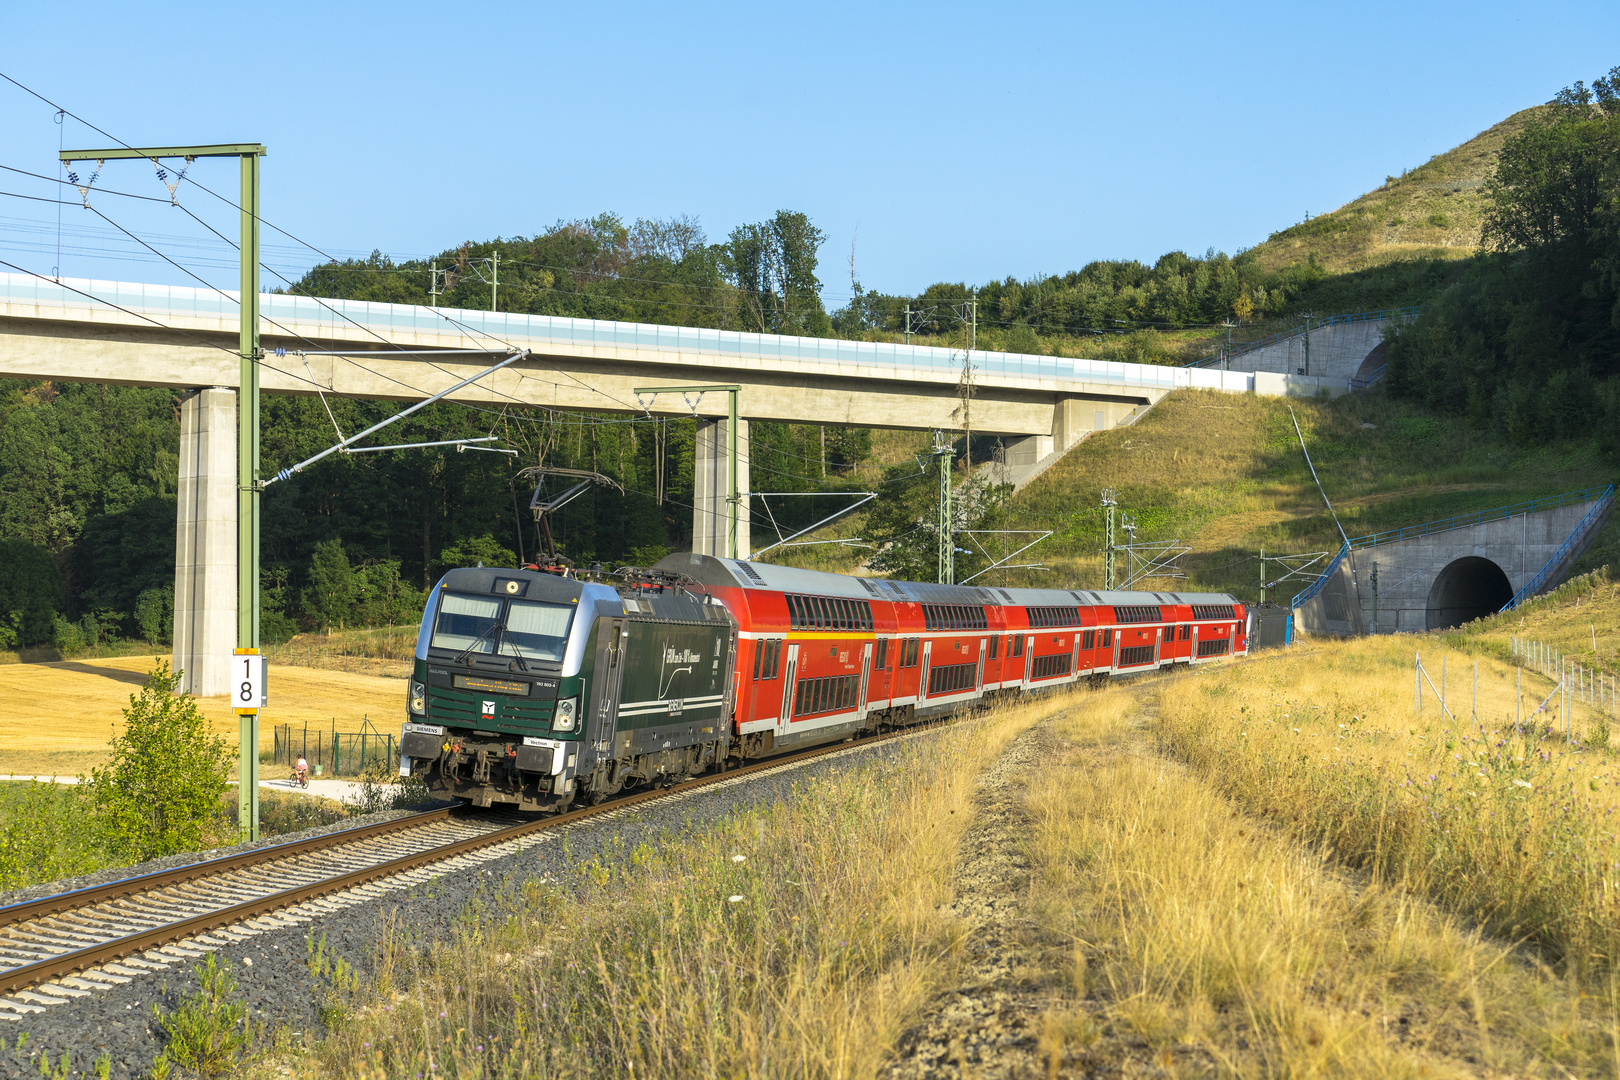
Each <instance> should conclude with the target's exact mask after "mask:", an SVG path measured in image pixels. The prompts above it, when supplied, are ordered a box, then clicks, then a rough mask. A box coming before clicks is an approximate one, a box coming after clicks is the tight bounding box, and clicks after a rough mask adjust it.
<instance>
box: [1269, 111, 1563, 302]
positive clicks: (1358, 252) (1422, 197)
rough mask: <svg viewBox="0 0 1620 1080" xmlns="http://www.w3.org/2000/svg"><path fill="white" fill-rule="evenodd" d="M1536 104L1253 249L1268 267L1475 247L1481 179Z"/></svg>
mask: <svg viewBox="0 0 1620 1080" xmlns="http://www.w3.org/2000/svg"><path fill="white" fill-rule="evenodd" d="M1542 108H1544V106H1539V105H1538V106H1536V107H1535V108H1531V109H1524V110H1522V111H1520V112H1516V113H1514V114H1513V115H1512V116H1510V117H1508V118H1507V119H1506V120H1503V121H1502V122H1501V123H1500V124H1497V125H1495V126H1493V127H1491V128H1488V129H1487V130H1485V131H1482V132H1480V133H1479V134H1478V135H1476V136H1474V137H1473V138H1472V139H1469V140H1468V141H1467V142H1465V143H1463V144H1462V145H1461V146H1458V147H1456V148H1455V149H1452V150H1448V151H1446V152H1445V153H1443V154H1436V155H1435V156H1434V157H1432V158H1430V159H1429V160H1428V161H1426V162H1424V163H1423V164H1422V165H1419V166H1418V167H1417V168H1415V169H1409V170H1407V171H1406V172H1403V173H1402V174H1401V175H1400V176H1391V177H1389V178H1388V179H1387V180H1386V181H1385V182H1384V183H1383V184H1382V185H1381V186H1380V187H1378V188H1375V189H1374V190H1372V191H1369V192H1367V193H1366V194H1365V195H1362V196H1360V197H1359V198H1356V199H1353V200H1351V201H1350V202H1348V203H1346V204H1345V205H1343V206H1341V207H1339V208H1338V209H1337V210H1334V211H1333V212H1332V213H1328V214H1320V215H1318V216H1316V217H1313V218H1311V219H1310V220H1309V221H1305V222H1301V223H1300V224H1298V225H1294V226H1291V227H1290V228H1287V229H1283V230H1281V231H1279V232H1275V233H1272V234H1271V236H1270V237H1269V238H1267V240H1266V241H1265V243H1263V244H1260V245H1259V246H1258V247H1256V248H1255V249H1254V250H1255V252H1256V253H1257V254H1258V255H1259V257H1260V260H1261V262H1262V264H1263V265H1265V266H1266V267H1267V268H1271V269H1276V268H1279V267H1283V266H1287V265H1289V264H1291V263H1298V262H1304V261H1305V260H1306V259H1308V258H1310V257H1311V256H1313V255H1314V256H1315V257H1316V261H1317V263H1318V264H1319V265H1320V266H1321V267H1322V268H1323V269H1324V270H1326V271H1328V272H1329V273H1345V272H1349V271H1355V270H1363V269H1366V268H1368V267H1372V266H1378V265H1381V264H1383V263H1388V262H1393V261H1396V260H1399V259H1462V258H1467V257H1468V256H1470V255H1472V254H1474V253H1475V252H1476V251H1478V249H1479V231H1480V225H1481V224H1482V221H1483V214H1484V209H1485V200H1484V196H1483V193H1482V188H1483V187H1484V182H1485V178H1486V177H1487V176H1489V175H1490V173H1491V171H1492V170H1493V169H1494V168H1495V167H1496V156H1497V154H1498V153H1499V152H1500V151H1501V149H1502V144H1503V143H1505V142H1506V141H1507V140H1508V139H1509V138H1510V137H1511V136H1513V135H1516V134H1517V133H1518V132H1519V131H1521V130H1522V129H1523V128H1524V125H1525V123H1526V122H1527V121H1528V120H1529V119H1530V118H1531V117H1532V116H1534V115H1535V114H1536V113H1537V112H1538V111H1539V110H1540V109H1542Z"/></svg>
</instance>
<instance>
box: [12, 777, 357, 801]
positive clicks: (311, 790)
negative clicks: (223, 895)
mask: <svg viewBox="0 0 1620 1080" xmlns="http://www.w3.org/2000/svg"><path fill="white" fill-rule="evenodd" d="M288 771H289V772H290V771H291V770H288ZM0 780H38V781H40V782H41V783H44V784H51V783H56V784H77V783H78V782H79V778H78V777H76V776H18V775H16V774H5V775H0ZM231 783H232V784H233V785H234V784H235V783H236V781H234V780H232V781H231ZM259 786H260V787H262V788H274V789H275V790H277V791H292V792H298V793H300V794H304V795H322V796H325V797H326V798H328V799H336V800H338V801H340V802H341V801H342V800H344V799H357V798H359V797H360V785H359V784H358V783H356V782H354V781H353V780H329V779H326V778H314V777H312V778H311V779H310V781H309V787H307V788H300V787H299V786H298V785H297V784H294V783H293V782H292V781H291V780H288V779H276V780H260V781H259Z"/></svg>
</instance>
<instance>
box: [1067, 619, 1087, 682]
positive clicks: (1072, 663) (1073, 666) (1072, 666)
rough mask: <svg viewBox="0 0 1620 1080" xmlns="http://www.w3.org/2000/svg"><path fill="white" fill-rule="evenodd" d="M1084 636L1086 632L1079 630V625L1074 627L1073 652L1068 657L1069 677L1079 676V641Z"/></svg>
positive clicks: (1075, 677)
mask: <svg viewBox="0 0 1620 1080" xmlns="http://www.w3.org/2000/svg"><path fill="white" fill-rule="evenodd" d="M1085 636H1086V632H1085V631H1084V630H1081V629H1080V628H1079V627H1076V628H1075V631H1074V653H1073V654H1072V655H1071V656H1070V658H1069V678H1070V679H1078V678H1080V642H1081V640H1082V639H1084V637H1085Z"/></svg>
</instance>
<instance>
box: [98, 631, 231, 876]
mask: <svg viewBox="0 0 1620 1080" xmlns="http://www.w3.org/2000/svg"><path fill="white" fill-rule="evenodd" d="M179 685H180V673H179V672H178V671H170V670H169V665H168V663H167V662H166V661H164V662H160V663H159V664H158V666H157V667H155V668H153V669H152V670H151V671H150V672H148V673H147V676H146V682H145V683H143V684H142V685H141V691H140V693H139V694H131V695H130V697H129V708H127V709H125V710H124V731H123V734H121V735H117V736H114V737H113V740H112V759H111V761H109V762H108V764H107V765H105V766H103V767H98V768H96V769H94V770H92V771H91V776H90V782H89V793H90V799H91V802H92V803H93V804H94V806H95V808H96V813H97V815H98V816H99V817H100V818H101V820H102V823H103V826H104V827H105V828H106V830H107V833H108V836H109V839H110V841H111V842H112V843H113V844H114V845H116V846H117V847H119V848H121V849H122V850H123V851H124V852H125V853H127V854H128V855H129V856H130V857H132V858H134V859H136V860H141V859H151V858H155V857H157V856H159V855H170V854H173V853H175V852H178V851H195V850H196V849H198V848H199V847H202V846H203V845H204V842H205V840H207V839H209V838H210V837H211V833H212V832H214V831H217V829H218V828H219V819H218V817H217V811H216V808H217V806H218V803H219V799H220V796H221V795H222V794H223V793H224V791H225V787H226V778H227V776H228V775H229V770H230V765H231V758H232V756H233V754H232V752H231V749H230V747H228V746H227V745H226V744H225V740H223V739H221V738H219V737H218V736H216V735H212V734H210V733H209V731H208V721H207V720H205V719H204V718H203V715H202V713H201V711H199V710H198V708H197V702H196V701H195V700H194V699H193V698H190V697H187V696H185V695H182V694H176V693H175V690H176V689H177V688H178V687H179Z"/></svg>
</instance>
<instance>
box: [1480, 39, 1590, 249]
mask: <svg viewBox="0 0 1620 1080" xmlns="http://www.w3.org/2000/svg"><path fill="white" fill-rule="evenodd" d="M1593 89H1594V90H1595V91H1596V95H1595V99H1594V93H1593V91H1592V90H1588V89H1587V88H1586V87H1585V86H1583V85H1582V84H1581V83H1578V82H1577V83H1576V84H1575V85H1574V86H1572V87H1566V88H1565V89H1564V90H1563V91H1561V92H1560V93H1559V95H1558V97H1557V98H1555V99H1554V100H1553V102H1552V104H1551V105H1550V106H1549V107H1548V108H1547V110H1546V112H1545V113H1544V114H1543V115H1541V116H1538V117H1537V118H1536V119H1535V120H1533V121H1531V123H1530V124H1529V125H1528V126H1527V127H1526V128H1525V129H1524V130H1523V131H1522V132H1520V133H1519V134H1518V135H1517V136H1516V137H1514V138H1513V139H1510V140H1509V141H1508V142H1507V144H1506V145H1504V146H1503V147H1502V152H1501V155H1500V156H1499V157H1498V158H1497V164H1496V171H1495V172H1494V173H1493V174H1492V175H1491V177H1490V178H1489V179H1488V180H1487V182H1486V185H1485V192H1486V195H1487V196H1488V197H1489V198H1490V201H1491V205H1490V207H1489V208H1488V209H1487V210H1486V213H1485V228H1484V236H1483V240H1484V243H1485V245H1486V246H1487V247H1492V248H1495V249H1496V250H1498V251H1513V250H1522V249H1536V248H1547V247H1551V246H1555V245H1566V244H1567V245H1573V246H1574V247H1575V248H1577V249H1584V248H1585V247H1586V246H1587V245H1588V244H1590V243H1591V242H1592V241H1593V240H1594V239H1595V232H1596V230H1597V229H1598V227H1599V226H1600V224H1601V222H1602V218H1603V216H1604V212H1605V210H1606V209H1608V208H1610V207H1611V206H1612V204H1613V201H1614V198H1615V194H1616V187H1617V185H1620V67H1616V68H1614V69H1613V70H1612V71H1611V72H1610V73H1609V77H1608V78H1606V79H1598V80H1597V81H1596V83H1595V84H1594V87H1593Z"/></svg>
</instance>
